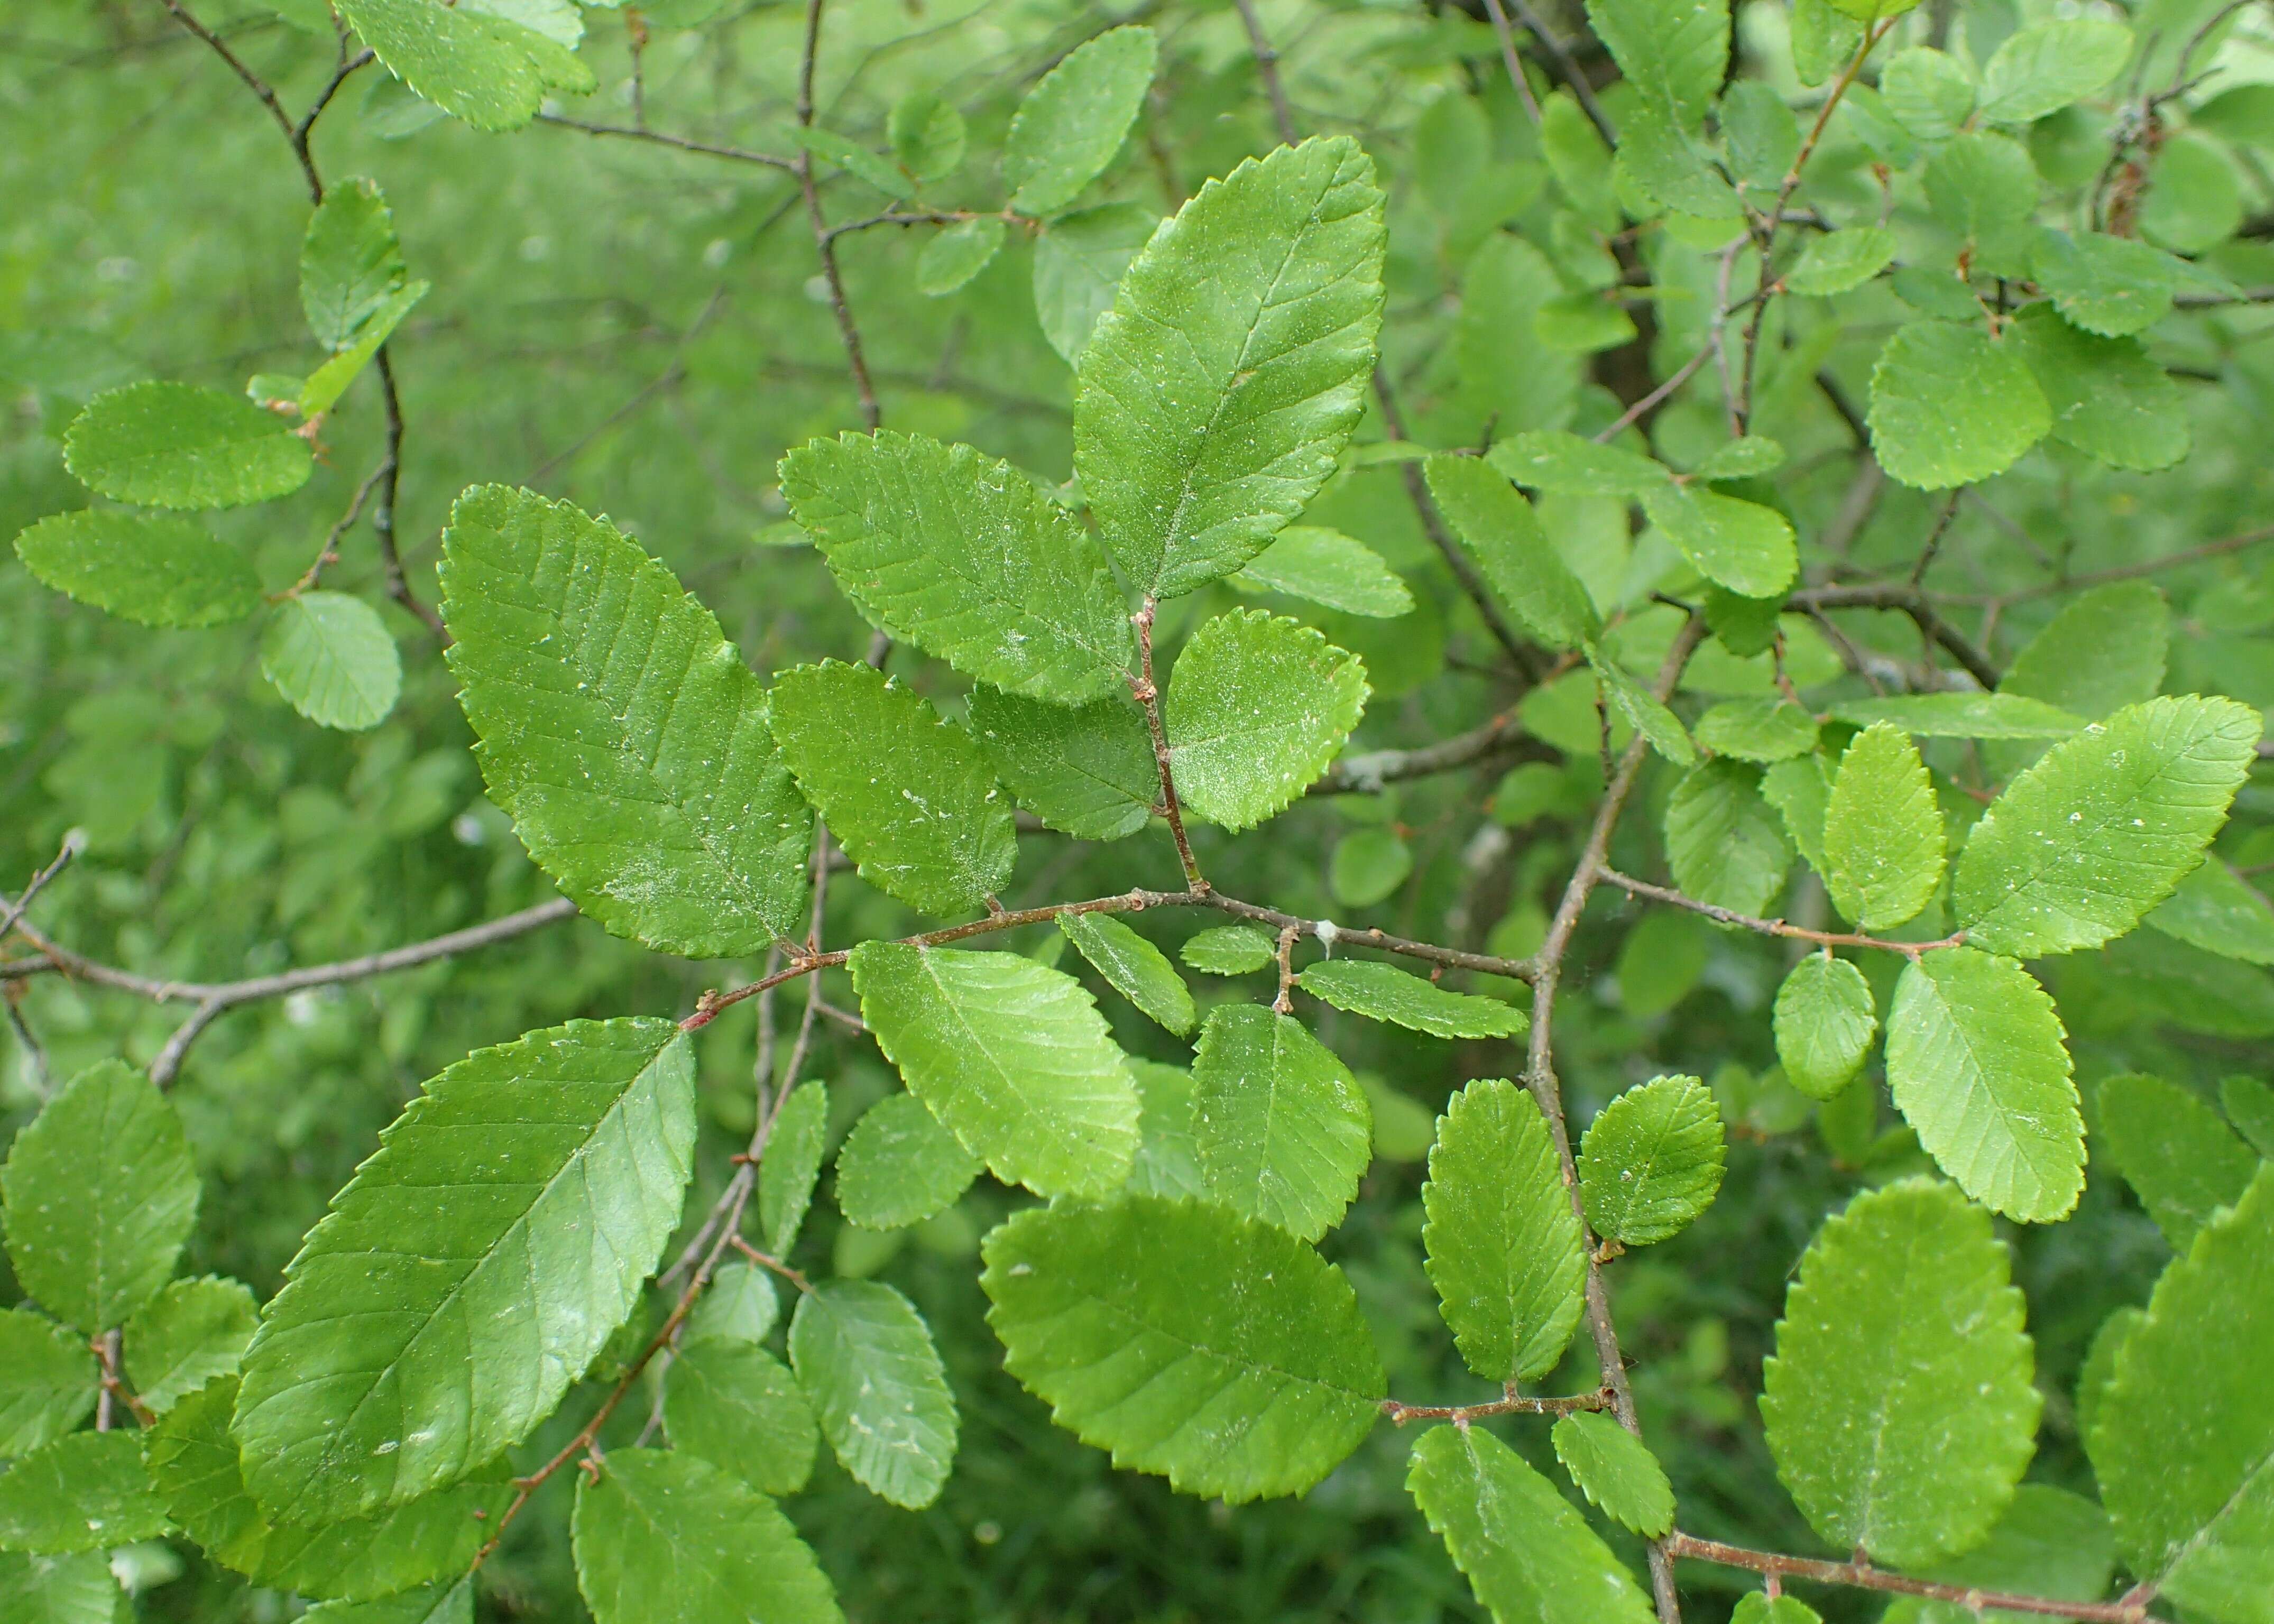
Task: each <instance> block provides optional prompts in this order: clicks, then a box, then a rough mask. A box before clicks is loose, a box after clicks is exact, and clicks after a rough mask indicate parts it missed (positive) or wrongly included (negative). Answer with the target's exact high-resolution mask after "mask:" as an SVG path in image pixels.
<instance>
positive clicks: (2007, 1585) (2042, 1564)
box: [1882, 1309, 2139, 1624]
mask: <svg viewBox="0 0 2274 1624" xmlns="http://www.w3.org/2000/svg"><path fill="white" fill-rule="evenodd" d="M2130 1312H2133V1313H2135V1314H2136V1313H2137V1312H2139V1310H2137V1309H2134V1310H2132V1311H2130ZM2115 1566H2116V1552H2115V1546H2114V1544H2113V1541H2112V1538H2111V1537H2110V1533H2109V1528H2108V1514H2107V1513H2106V1512H2105V1511H2103V1510H2102V1509H2101V1508H2100V1507H2098V1506H2097V1505H2095V1504H2093V1502H2092V1501H2090V1500H2087V1499H2085V1498H2084V1497H2083V1496H2082V1495H2081V1494H2072V1493H2070V1492H2067V1490H2065V1489H2056V1488H2053V1487H2051V1486H2050V1485H2045V1484H2041V1483H2025V1484H2022V1485H2021V1486H2020V1487H2019V1488H2017V1489H2015V1490H2014V1503H2013V1505H2012V1506H2011V1507H2009V1508H2008V1509H2007V1513H2006V1515H2005V1516H2004V1517H2003V1518H2001V1519H2000V1520H1999V1523H1998V1526H1997V1527H1996V1528H1994V1529H1992V1530H1991V1531H1990V1538H1987V1539H1985V1540H1984V1541H1983V1542H1982V1543H1981V1544H1980V1545H1977V1546H1975V1547H1974V1549H1972V1550H1971V1551H1969V1552H1968V1553H1966V1554H1965V1555H1963V1556H1961V1557H1957V1558H1955V1559H1954V1560H1949V1561H1946V1562H1939V1563H1937V1564H1935V1566H1934V1567H1933V1568H1931V1569H1929V1570H1928V1571H1927V1572H1926V1573H1925V1574H1924V1575H1921V1576H1922V1577H1925V1578H1929V1579H1933V1580H1937V1581H1939V1582H1940V1583H1945V1584H1955V1585H1963V1586H1966V1587H1969V1588H1971V1589H1977V1590H2003V1591H2005V1592H2007V1594H2009V1595H2021V1596H2037V1597H2043V1598H2046V1599H2047V1600H2050V1601H2073V1602H2097V1601H2099V1600H2100V1599H2101V1598H2103V1597H2105V1596H2106V1595H2107V1594H2108V1580H2109V1576H2110V1574H2111V1573H2112V1570H2113V1569H2114V1568H2115ZM2056 1616H2058V1615H2056ZM2044 1617H2045V1614H2044V1613H2017V1612H2014V1610H2012V1609H2011V1608H2006V1607H1992V1608H1991V1609H1990V1610H1989V1611H1988V1612H1986V1613H1977V1612H1976V1611H1975V1610H1974V1609H1972V1608H1969V1607H1967V1606H1965V1605H1962V1604H1960V1603H1957V1602H1947V1601H1928V1600H1925V1599H1924V1598H1909V1599H1906V1600H1902V1601H1899V1602H1897V1604H1896V1605H1894V1606H1893V1607H1890V1608H1889V1609H1888V1610H1887V1612H1886V1614H1885V1616H1884V1618H1883V1620H1882V1624H1976V1621H1977V1619H1978V1620H1983V1621H1984V1624H2036V1620H2041V1619H2043V1618H2044Z"/></svg>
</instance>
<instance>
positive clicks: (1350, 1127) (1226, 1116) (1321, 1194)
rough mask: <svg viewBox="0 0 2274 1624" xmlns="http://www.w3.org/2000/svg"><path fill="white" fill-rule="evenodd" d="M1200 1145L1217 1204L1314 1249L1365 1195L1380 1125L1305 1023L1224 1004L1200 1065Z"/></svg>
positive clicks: (1196, 1102)
mask: <svg viewBox="0 0 2274 1624" xmlns="http://www.w3.org/2000/svg"><path fill="white" fill-rule="evenodd" d="M1373 1145H1374V1120H1373V1115H1372V1113H1371V1111H1370V1110H1369V1109H1368V1108H1367V1100H1366V1092H1365V1090H1363V1089H1361V1088H1360V1087H1359V1086H1358V1079H1356V1078H1354V1077H1352V1075H1351V1073H1350V1068H1349V1067H1347V1066H1345V1065H1344V1064H1343V1063H1342V1062H1341V1061H1340V1060H1338V1059H1337V1058H1336V1057H1335V1056H1334V1054H1333V1052H1332V1051H1331V1050H1329V1049H1328V1048H1327V1047H1326V1046H1325V1045H1324V1044H1322V1043H1321V1042H1320V1041H1319V1040H1318V1039H1316V1038H1314V1037H1313V1036H1312V1035H1311V1034H1310V1033H1309V1031H1308V1030H1306V1028H1305V1027H1304V1026H1303V1024H1302V1023H1301V1022H1300V1021H1299V1020H1297V1019H1294V1017H1292V1016H1291V1015H1281V1014H1278V1013H1276V1012H1275V1011H1271V1010H1269V1009H1266V1008H1265V1007H1264V1006H1263V1005H1261V1004H1218V1005H1217V1006H1216V1008H1215V1009H1213V1010H1211V1011H1209V1018H1208V1024H1207V1025H1206V1026H1203V1027H1201V1041H1200V1046H1199V1049H1198V1050H1197V1052H1196V1053H1195V1054H1194V1055H1193V1146H1194V1147H1195V1148H1196V1149H1197V1150H1198V1151H1199V1153H1200V1162H1201V1169H1202V1171H1203V1173H1204V1174H1205V1176H1206V1177H1207V1181H1208V1192H1209V1195H1210V1196H1212V1197H1214V1198H1215V1199H1217V1200H1219V1201H1222V1202H1223V1203H1224V1205H1226V1206H1227V1207H1231V1208H1232V1209H1233V1210H1234V1211H1237V1212H1239V1213H1242V1214H1246V1215H1247V1216H1249V1217H1253V1218H1261V1220H1263V1222H1266V1223H1270V1224H1276V1225H1277V1226H1278V1227H1279V1228H1281V1229H1285V1230H1286V1231H1288V1233H1290V1234H1291V1235H1294V1236H1296V1237H1299V1238H1301V1239H1303V1240H1306V1241H1314V1240H1316V1239H1318V1238H1319V1237H1321V1235H1324V1234H1325V1233H1326V1232H1327V1231H1328V1230H1329V1229H1332V1228H1333V1227H1334V1226H1335V1225H1336V1224H1337V1222H1340V1221H1341V1219H1342V1215H1343V1212H1344V1209H1345V1208H1346V1207H1349V1206H1350V1204H1351V1202H1352V1200H1353V1199H1356V1197H1357V1195H1358V1181H1359V1175H1361V1174H1363V1173H1364V1172H1365V1171H1366V1168H1367V1162H1369V1161H1371V1160H1372V1159H1373V1154H1374V1152H1373Z"/></svg>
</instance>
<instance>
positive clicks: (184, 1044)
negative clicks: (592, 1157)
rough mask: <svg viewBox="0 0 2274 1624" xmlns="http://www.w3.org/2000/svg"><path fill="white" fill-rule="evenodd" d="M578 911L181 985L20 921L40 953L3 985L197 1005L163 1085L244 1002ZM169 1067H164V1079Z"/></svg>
mask: <svg viewBox="0 0 2274 1624" xmlns="http://www.w3.org/2000/svg"><path fill="white" fill-rule="evenodd" d="M575 913H576V904H575V903H573V902H571V901H569V899H568V898H566V897H556V898H553V900H552V901H550V902H540V903H538V905H537V906H535V907H533V908H523V910H522V911H521V912H520V913H518V914H507V915H506V916H505V917H504V918H502V919H493V920H491V921H488V922H487V923H486V924H480V925H471V926H469V927H467V928H466V929H463V930H453V931H450V932H448V934H446V935H443V936H435V937H433V939H431V940H429V941H425V942H414V943H412V944H410V945H409V946H407V947H395V948H389V949H388V950H387V951H385V952H382V953H367V954H365V956H364V957H362V958H360V959H341V960H339V961H338V962H337V963H335V964H323V965H310V966H306V967H305V968H302V969H298V970H286V971H283V972H282V973H280V974H275V975H260V976H254V977H252V978H251V979H249V980H246V981H162V980H159V979H158V978H156V977H154V976H147V975H138V974H135V973H134V972H132V971H131V970H121V969H118V968H117V967H115V966H110V965H106V964H102V963H99V962H98V961H96V960H94V959H89V958H87V957H86V956H85V955H83V954H80V953H75V952H73V951H72V950H71V949H69V948H67V947H64V946H62V945H60V944H57V943H55V942H52V941H50V940H49V938H48V937H46V936H43V935H41V933H40V932H39V931H36V930H34V929H32V927H31V926H30V925H28V924H26V923H25V922H24V921H21V920H20V919H19V920H17V921H13V923H14V928H15V932H16V934H17V935H18V936H22V937H23V938H24V939H25V940H26V941H27V942H29V943H30V944H32V945H33V947H34V948H35V949H37V950H38V956H37V957H35V958H31V959H6V960H0V981H19V980H21V979H23V978H24V977H26V976H33V975H48V974H56V975H64V976H69V977H71V978H72V979H73V980H75V981H86V982H88V983H90V984H92V985H94V986H96V987H107V988H109V989H111V990H112V991H114V992H124V993H132V994H133V995H134V996H137V997H141V998H147V999H150V1000H151V1001H152V1002H153V1003H156V1004H196V1005H197V1006H198V1008H197V1010H196V1011H194V1012H193V1013H192V1015H191V1016H190V1018H189V1019H188V1020H186V1021H184V1023H183V1024H182V1026H181V1027H180V1028H179V1029H178V1030H177V1031H176V1032H175V1034H173V1036H172V1037H171V1038H169V1039H168V1040H167V1042H166V1046H165V1048H164V1049H161V1050H160V1051H159V1054H158V1058H157V1060H156V1061H154V1062H153V1063H152V1065H151V1080H152V1081H153V1082H155V1083H157V1084H158V1085H159V1086H165V1084H166V1083H167V1082H169V1081H170V1080H171V1079H172V1078H173V1076H174V1074H175V1073H176V1072H177V1071H179V1070H180V1068H181V1064H182V1057H183V1056H184V1054H185V1053H186V1052H187V1051H188V1049H189V1046H190V1045H191V1044H192V1042H194V1041H196V1040H197V1038H198V1035H199V1034H200V1033H202V1032H203V1031H204V1030H205V1029H206V1027H207V1026H210V1025H212V1024H213V1021H214V1019H215V1018H216V1017H217V1016H219V1015H221V1014H222V1013H224V1012H225V1011H229V1010H232V1009H234V1008H236V1007H237V1005H238V1004H252V1003H256V1002H258V1001H260V1000H261V999H264V998H278V997H282V996H284V995H286V994H288V993H295V992H301V991H305V990H306V989H309V988H313V987H333V986H337V985H339V984H340V983H342V982H344V981H365V980H368V979H369V978H371V977H373V976H375V975H386V974H389V973H391V972H393V971H396V970H408V969H410V968H412V967H414V966H418V965H423V964H429V963H432V962H433V960H435V959H448V958H450V957H452V956H454V955H456V954H458V953H465V952H471V951H474V950H475V949H476V948H481V947H488V946H491V945H493V944H496V943H499V942H505V941H509V940H511V939H512V938H513V937H515V936H525V935H527V934H528V933H529V932H530V931H532V930H535V929H538V928H540V927H542V926H545V925H549V924H552V923H553V921H556V920H562V919H567V918H569V916H570V915H572V914H575ZM161 1067H163V1068H164V1071H163V1073H162V1074H161V1071H160V1068H161Z"/></svg>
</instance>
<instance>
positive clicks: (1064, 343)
mask: <svg viewBox="0 0 2274 1624" xmlns="http://www.w3.org/2000/svg"><path fill="white" fill-rule="evenodd" d="M1160 223H1161V217H1160V216H1159V215H1158V214H1155V213H1154V212H1153V211H1152V210H1151V209H1149V208H1148V207H1145V206H1144V205H1143V204H1141V203H1102V204H1100V205H1099V206H1098V207H1096V208H1085V209H1081V210H1079V211H1077V212H1076V213H1074V214H1061V215H1059V216H1058V218H1057V219H1055V220H1052V221H1050V222H1048V223H1047V224H1045V225H1043V227H1042V229H1040V230H1039V231H1038V232H1037V233H1036V234H1035V319H1036V320H1038V321H1040V322H1041V323H1042V327H1043V337H1044V338H1047V339H1048V340H1050V348H1051V349H1053V350H1057V351H1058V358H1059V359H1060V360H1062V361H1064V362H1065V364H1066V365H1068V366H1074V367H1078V366H1079V365H1081V352H1082V350H1083V349H1084V348H1085V347H1086V346H1088V343H1089V335H1090V334H1091V333H1092V332H1093V331H1094V330H1095V329H1096V327H1097V319H1098V318H1099V317H1100V316H1103V314H1104V313H1105V312H1107V311H1109V310H1111V309H1112V308H1113V293H1114V289H1116V288H1118V287H1119V286H1120V284H1121V277H1122V274H1123V273H1124V272H1126V271H1127V270H1128V268H1129V262H1130V261H1131V260H1132V259H1135V258H1136V257H1137V251H1138V250H1139V249H1141V248H1142V247H1144V246H1145V244H1147V243H1148V241H1150V240H1151V238H1152V236H1153V232H1154V229H1156V227H1158V226H1159V225H1160Z"/></svg>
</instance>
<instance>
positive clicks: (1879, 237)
mask: <svg viewBox="0 0 2274 1624" xmlns="http://www.w3.org/2000/svg"><path fill="white" fill-rule="evenodd" d="M1894 262H1895V234H1894V232H1893V231H1890V230H1888V229H1886V227H1885V226H1847V227H1843V228H1842V229H1840V230H1837V231H1827V232H1826V233H1825V234H1824V235H1823V236H1822V237H1811V238H1810V239H1809V241H1808V245H1807V246H1806V247H1804V248H1803V249H1802V250H1801V251H1800V258H1799V259H1796V260H1794V261H1793V262H1792V266H1791V268H1789V269H1788V270H1787V271H1786V272H1785V274H1784V278H1783V280H1784V286H1785V291H1786V292H1788V293H1800V294H1806V295H1808V296H1810V297H1813V298H1828V297H1831V296H1832V295H1834V294H1835V293H1846V292H1847V291H1849V289H1853V288H1860V287H1862V286H1863V285H1864V283H1865V282H1869V281H1871V278H1873V277H1874V276H1877V275H1878V274H1879V273H1880V272H1881V271H1884V270H1886V268H1887V267H1889V266H1890V265H1893V264H1894Z"/></svg>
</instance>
